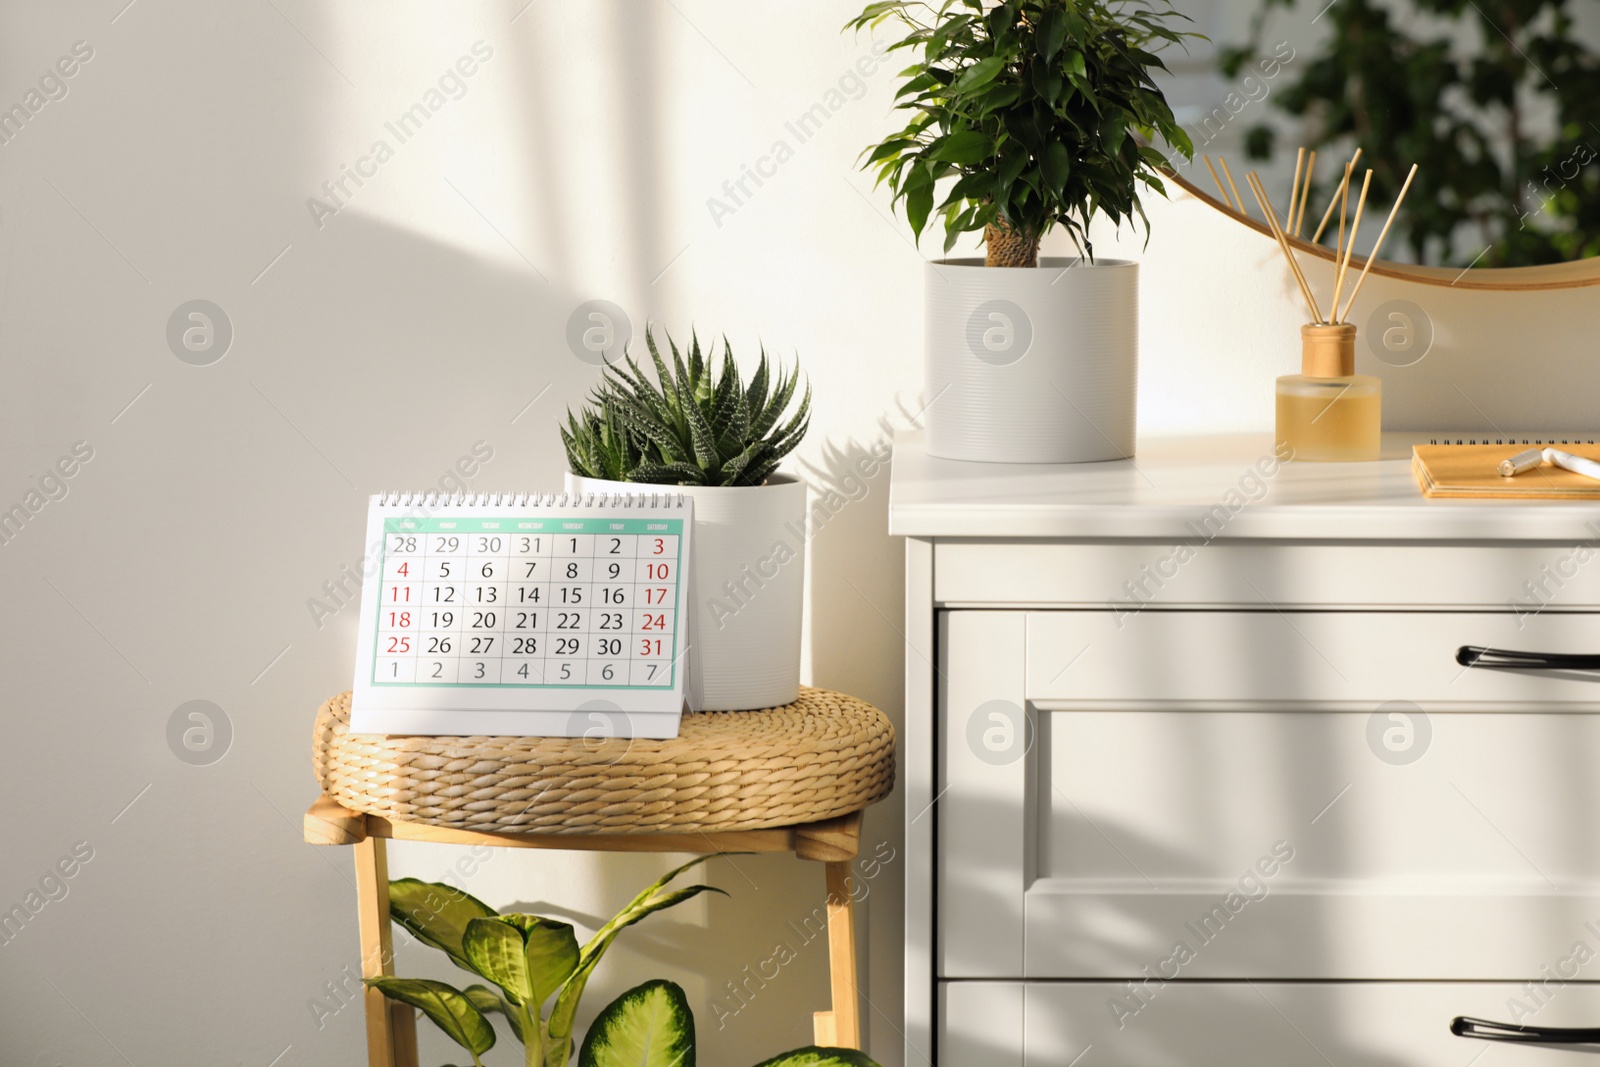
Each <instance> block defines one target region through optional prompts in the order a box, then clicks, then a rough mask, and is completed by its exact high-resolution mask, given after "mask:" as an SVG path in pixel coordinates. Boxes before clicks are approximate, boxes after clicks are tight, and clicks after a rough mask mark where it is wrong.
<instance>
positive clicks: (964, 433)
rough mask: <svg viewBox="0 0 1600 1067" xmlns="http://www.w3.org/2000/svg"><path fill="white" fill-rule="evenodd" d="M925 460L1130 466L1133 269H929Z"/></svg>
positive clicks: (1047, 264)
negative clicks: (1121, 462)
mask: <svg viewBox="0 0 1600 1067" xmlns="http://www.w3.org/2000/svg"><path fill="white" fill-rule="evenodd" d="M924 325H925V331H924V337H925V342H924V343H925V345H926V354H927V363H926V376H927V396H926V398H925V400H926V403H927V405H928V407H927V411H926V412H925V414H924V416H923V418H924V425H925V426H926V427H927V449H928V454H929V455H932V456H939V457H942V458H944V459H967V460H980V461H984V462H989V463H1088V462H1094V461H1098V460H1108V459H1123V458H1126V457H1128V456H1132V455H1133V450H1134V429H1135V426H1134V415H1135V410H1134V409H1135V400H1136V396H1137V387H1138V380H1139V265H1138V264H1137V263H1130V262H1127V261H1125V260H1106V259H1102V260H1098V261H1096V262H1095V263H1094V264H1089V263H1087V262H1086V261H1083V260H1079V259H1041V260H1040V261H1039V266H1037V267H985V266H984V265H983V261H982V260H981V259H952V260H944V261H942V262H937V263H929V264H928V265H927V267H926V268H925V282H924Z"/></svg>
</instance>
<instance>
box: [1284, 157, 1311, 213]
mask: <svg viewBox="0 0 1600 1067" xmlns="http://www.w3.org/2000/svg"><path fill="white" fill-rule="evenodd" d="M1305 169H1306V150H1305V146H1304V145H1302V146H1301V147H1300V151H1298V152H1296V153H1295V155H1294V184H1292V185H1290V186H1289V214H1288V215H1287V216H1286V217H1285V218H1284V220H1283V228H1284V231H1285V232H1292V231H1293V230H1294V209H1295V208H1296V207H1298V206H1299V204H1300V175H1302V174H1303V173H1305Z"/></svg>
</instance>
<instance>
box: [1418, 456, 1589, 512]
mask: <svg viewBox="0 0 1600 1067" xmlns="http://www.w3.org/2000/svg"><path fill="white" fill-rule="evenodd" d="M1533 447H1536V446H1533V445H1416V446H1415V447H1414V448H1413V449H1412V457H1411V470H1412V473H1414V474H1415V475H1416V477H1417V484H1418V485H1420V486H1421V487H1422V495H1423V496H1426V497H1429V498H1432V499H1450V498H1456V499H1469V498H1478V499H1505V500H1600V482H1597V481H1595V480H1594V479H1592V478H1585V477H1584V476H1583V475H1581V474H1574V473H1573V472H1572V471H1568V470H1562V469H1561V468H1560V467H1556V466H1552V465H1550V464H1545V465H1544V466H1542V467H1538V468H1536V469H1534V470H1531V471H1527V472H1526V473H1524V474H1519V475H1517V476H1516V477H1513V478H1505V477H1502V476H1501V474H1500V471H1499V469H1498V468H1499V466H1500V461H1501V460H1504V459H1510V458H1511V457H1512V456H1515V455H1517V454H1518V453H1519V452H1526V451H1527V450H1528V449H1529V448H1533ZM1559 447H1560V448H1561V450H1562V451H1563V452H1570V453H1572V454H1573V455H1575V456H1583V457H1584V458H1585V459H1592V460H1596V461H1600V445H1577V444H1574V445H1561V446H1559Z"/></svg>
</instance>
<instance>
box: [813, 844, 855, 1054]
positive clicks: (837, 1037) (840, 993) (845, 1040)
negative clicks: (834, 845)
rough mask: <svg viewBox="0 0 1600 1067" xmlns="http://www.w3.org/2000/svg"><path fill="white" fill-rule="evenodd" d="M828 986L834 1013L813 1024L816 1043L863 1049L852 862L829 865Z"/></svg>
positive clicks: (823, 1014) (821, 1013)
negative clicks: (830, 991) (857, 983)
mask: <svg viewBox="0 0 1600 1067" xmlns="http://www.w3.org/2000/svg"><path fill="white" fill-rule="evenodd" d="M825 866H826V869H827V872H828V983H829V985H830V986H831V988H832V992H833V1010H832V1011H819V1012H817V1013H816V1015H815V1017H814V1018H813V1020H812V1026H813V1029H814V1031H815V1037H814V1040H815V1041H816V1043H817V1044H818V1045H822V1046H824V1047H831V1048H851V1049H859V1048H861V998H860V996H859V994H858V993H857V991H856V913H855V901H854V900H853V899H852V898H851V896H850V861H849V860H842V861H839V862H834V863H828V864H826V865H825Z"/></svg>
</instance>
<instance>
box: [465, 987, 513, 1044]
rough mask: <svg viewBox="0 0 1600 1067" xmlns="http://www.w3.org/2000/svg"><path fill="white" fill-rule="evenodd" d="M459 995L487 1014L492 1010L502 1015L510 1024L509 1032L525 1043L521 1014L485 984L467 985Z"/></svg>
mask: <svg viewBox="0 0 1600 1067" xmlns="http://www.w3.org/2000/svg"><path fill="white" fill-rule="evenodd" d="M461 995H462V996H464V997H466V998H467V1000H469V1001H471V1002H472V1006H473V1007H474V1008H477V1009H478V1010H479V1011H481V1012H483V1014H484V1015H485V1016H487V1015H488V1014H489V1013H490V1012H492V1011H497V1012H499V1013H500V1014H501V1015H504V1016H505V1018H506V1022H508V1023H510V1024H511V1032H512V1033H513V1034H515V1035H516V1038H517V1040H518V1041H521V1042H522V1043H523V1044H527V1041H528V1038H527V1036H526V1035H525V1034H524V1033H523V1032H522V1015H521V1013H519V1012H518V1011H517V1010H516V1009H515V1008H513V1007H512V1006H511V1005H510V1004H508V1003H506V1001H505V1000H504V999H503V998H502V997H501V996H500V994H499V993H496V992H495V991H494V990H492V989H490V988H489V987H488V986H486V985H469V986H467V988H465V989H463V990H462V991H461Z"/></svg>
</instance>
